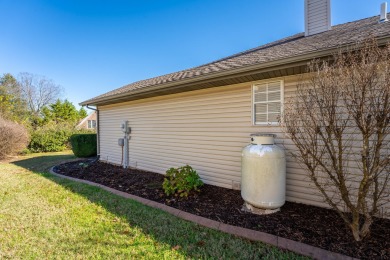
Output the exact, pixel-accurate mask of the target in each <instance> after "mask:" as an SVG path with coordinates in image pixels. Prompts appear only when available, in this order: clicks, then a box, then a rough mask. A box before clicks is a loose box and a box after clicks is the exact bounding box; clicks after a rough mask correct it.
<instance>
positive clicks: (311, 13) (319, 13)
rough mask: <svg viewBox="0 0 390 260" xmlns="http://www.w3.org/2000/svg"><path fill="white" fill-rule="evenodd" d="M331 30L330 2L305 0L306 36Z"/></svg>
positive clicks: (328, 0) (325, 0) (327, 0)
mask: <svg viewBox="0 0 390 260" xmlns="http://www.w3.org/2000/svg"><path fill="white" fill-rule="evenodd" d="M330 29H331V23H330V0H305V36H310V35H313V34H317V33H321V32H325V31H328V30H330Z"/></svg>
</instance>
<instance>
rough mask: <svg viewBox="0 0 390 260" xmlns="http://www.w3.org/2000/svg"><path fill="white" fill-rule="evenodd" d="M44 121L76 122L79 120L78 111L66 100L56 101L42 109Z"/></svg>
mask: <svg viewBox="0 0 390 260" xmlns="http://www.w3.org/2000/svg"><path fill="white" fill-rule="evenodd" d="M42 114H43V119H44V121H46V122H48V121H54V122H55V123H57V124H58V123H63V122H68V123H70V124H74V125H75V124H77V122H78V121H79V120H80V113H79V111H77V109H76V107H75V106H74V105H73V104H72V103H71V102H69V101H68V100H66V99H65V100H64V101H61V100H59V99H57V101H56V102H55V103H53V104H50V105H48V106H46V107H44V108H43V109H42Z"/></svg>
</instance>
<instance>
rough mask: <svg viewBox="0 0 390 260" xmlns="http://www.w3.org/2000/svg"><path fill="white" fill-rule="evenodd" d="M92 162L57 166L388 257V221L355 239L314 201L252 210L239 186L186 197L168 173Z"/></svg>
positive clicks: (295, 235)
mask: <svg viewBox="0 0 390 260" xmlns="http://www.w3.org/2000/svg"><path fill="white" fill-rule="evenodd" d="M85 164H87V165H88V164H89V162H88V161H82V163H81V164H80V161H77V162H70V163H66V164H62V165H58V166H56V167H55V168H54V171H55V172H57V173H59V174H63V175H67V176H71V177H75V178H79V179H84V180H89V181H93V182H96V183H100V184H103V185H105V186H109V187H112V188H114V189H117V190H120V191H124V192H127V193H130V194H134V195H136V196H139V197H143V198H146V199H149V200H154V201H157V202H160V203H164V204H166V205H169V206H171V207H174V208H177V209H180V210H183V211H186V212H189V213H192V214H195V215H199V216H202V217H206V218H209V219H213V220H217V221H220V222H222V223H225V224H229V225H234V226H239V227H244V228H249V229H253V230H258V231H262V232H266V233H269V234H274V235H277V236H280V237H284V238H288V239H291V240H295V241H300V242H303V243H306V244H309V245H312V246H316V247H320V248H323V249H326V250H329V251H332V252H337V253H341V254H344V255H348V256H352V257H357V258H363V259H390V239H389V237H390V220H389V219H380V218H376V219H375V221H374V224H373V225H372V230H371V234H370V236H369V237H368V238H366V239H365V240H364V241H363V242H355V241H354V239H353V237H352V234H351V232H350V229H349V228H347V227H346V226H345V224H344V222H343V220H342V219H340V217H339V216H338V215H337V213H336V212H334V211H333V210H330V209H324V208H320V207H315V206H309V205H304V204H299V203H293V202H286V204H285V205H284V206H283V207H282V208H281V211H279V212H277V213H274V214H271V215H262V216H260V215H254V214H251V213H248V212H244V211H242V210H241V208H242V205H243V204H244V201H243V200H242V198H241V194H240V191H237V190H231V189H225V188H221V187H216V186H212V185H207V184H205V185H203V186H202V187H201V188H200V192H196V193H192V194H191V195H190V196H189V197H188V198H187V199H186V198H180V197H177V196H167V195H166V194H165V193H164V190H163V188H162V184H163V181H164V175H161V174H157V173H152V172H146V171H141V170H136V169H123V168H122V167H119V166H114V165H111V164H107V163H103V162H96V163H93V164H91V165H89V166H88V167H86V168H85V167H84V166H83V165H85Z"/></svg>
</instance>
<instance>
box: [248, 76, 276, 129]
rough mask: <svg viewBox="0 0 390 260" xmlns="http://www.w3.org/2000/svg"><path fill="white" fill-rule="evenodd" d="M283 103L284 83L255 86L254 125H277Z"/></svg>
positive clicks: (274, 82)
mask: <svg viewBox="0 0 390 260" xmlns="http://www.w3.org/2000/svg"><path fill="white" fill-rule="evenodd" d="M282 101H283V89H282V81H273V82H267V83H261V84H255V85H253V120H254V124H256V125H260V124H277V123H278V122H279V119H280V114H281V110H282Z"/></svg>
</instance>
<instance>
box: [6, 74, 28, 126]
mask: <svg viewBox="0 0 390 260" xmlns="http://www.w3.org/2000/svg"><path fill="white" fill-rule="evenodd" d="M0 115H1V116H2V117H3V118H5V119H9V120H12V121H17V122H23V121H24V120H25V119H26V117H27V107H26V102H25V101H24V100H23V99H22V98H21V91H20V87H19V84H18V82H17V81H16V79H15V78H14V77H13V76H12V75H11V74H10V73H6V74H4V75H3V76H2V77H0Z"/></svg>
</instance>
